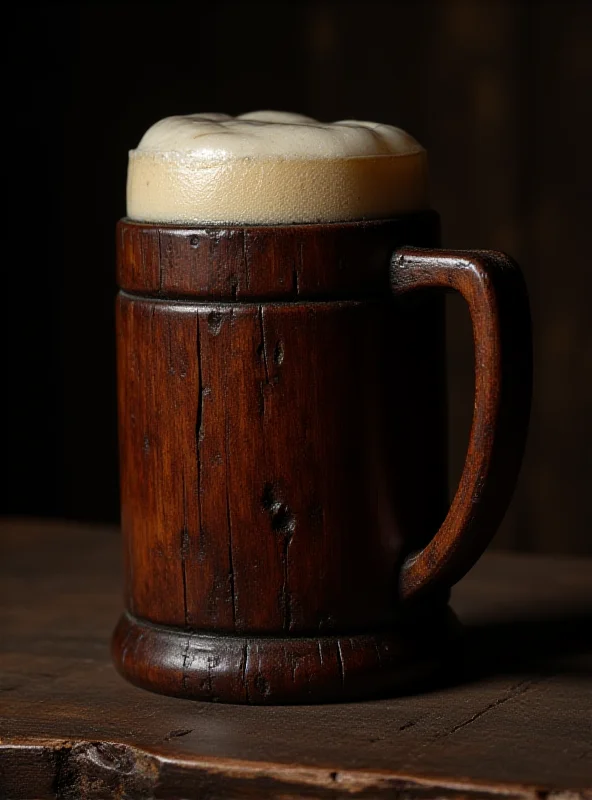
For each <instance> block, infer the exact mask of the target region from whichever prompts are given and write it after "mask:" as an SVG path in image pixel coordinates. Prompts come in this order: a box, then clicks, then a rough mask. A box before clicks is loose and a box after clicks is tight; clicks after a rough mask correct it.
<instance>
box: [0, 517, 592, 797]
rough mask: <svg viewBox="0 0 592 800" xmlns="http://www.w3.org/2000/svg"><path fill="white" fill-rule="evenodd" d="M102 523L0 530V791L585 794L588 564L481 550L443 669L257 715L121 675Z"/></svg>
mask: <svg viewBox="0 0 592 800" xmlns="http://www.w3.org/2000/svg"><path fill="white" fill-rule="evenodd" d="M119 551H120V548H119V535H118V532H117V530H114V529H111V528H97V527H85V526H79V525H74V524H57V523H51V524H50V523H42V522H38V523H37V522H30V521H29V522H21V521H6V522H4V523H3V524H2V525H0V562H1V563H0V797H2V798H77V799H78V798H80V799H82V800H87V799H88V798H111V797H117V798H223V797H232V798H234V797H251V798H257V797H275V798H296V797H312V798H337V797H352V798H361V797H363V798H378V797H380V798H383V797H385V798H387V797H388V798H400V799H402V798H405V800H413V798H474V800H487V798H493V797H494V796H495V797H496V798H532V800H575V799H576V798H592V677H591V675H592V641H591V640H592V561H590V560H584V559H577V560H575V559H567V558H541V557H528V556H520V555H507V554H500V553H495V552H494V553H490V554H488V555H486V556H485V557H484V558H483V559H482V560H481V562H480V563H479V564H478V566H477V567H476V568H475V569H474V570H473V572H472V573H471V574H470V575H469V576H468V577H467V578H465V579H464V580H463V581H462V582H461V584H459V586H458V587H457V588H456V590H455V591H454V595H453V605H454V607H455V609H456V610H457V611H458V613H459V616H460V617H461V618H462V620H463V621H464V622H465V623H466V625H467V634H466V643H465V647H464V649H463V651H462V653H459V654H458V658H457V669H456V671H455V678H454V679H453V678H452V677H451V676H448V677H446V676H443V678H442V681H441V682H440V685H438V686H433V685H432V686H429V687H424V690H423V691H422V692H420V693H416V694H415V695H409V696H406V697H396V698H391V699H385V700H380V701H374V702H366V703H351V704H343V705H328V706H307V707H302V706H301V707H296V706H293V707H283V708H261V707H253V706H244V707H239V706H224V705H214V704H202V703H194V702H191V701H184V700H175V699H172V698H167V697H160V696H157V695H153V694H149V693H147V692H144V691H141V690H139V689H135V688H134V687H132V686H129V685H127V684H126V683H125V682H124V681H123V680H122V679H121V678H120V677H119V676H118V675H117V673H116V672H115V670H114V668H113V666H112V664H111V661H110V656H109V637H110V633H111V629H112V627H113V625H114V623H115V621H116V619H117V617H118V614H119V612H120V610H121V608H120V604H121V600H120V596H121V592H120V576H121V568H120V557H119Z"/></svg>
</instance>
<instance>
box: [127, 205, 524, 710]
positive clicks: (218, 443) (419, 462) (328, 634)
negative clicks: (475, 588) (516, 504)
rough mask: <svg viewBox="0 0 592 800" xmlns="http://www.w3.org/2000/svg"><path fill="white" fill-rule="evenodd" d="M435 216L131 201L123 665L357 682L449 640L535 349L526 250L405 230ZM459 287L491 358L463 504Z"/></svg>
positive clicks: (517, 445)
mask: <svg viewBox="0 0 592 800" xmlns="http://www.w3.org/2000/svg"><path fill="white" fill-rule="evenodd" d="M437 239H438V215H437V214H436V213H435V212H433V211H426V212H419V213H413V214H404V215H401V216H400V217H398V218H395V219H391V220H376V221H373V222H351V223H329V224H322V225H321V224H319V225H296V226H291V225H278V226H267V227H239V226H234V227H233V226H205V227H196V226H187V227H179V226H170V225H154V224H140V223H135V222H130V221H129V220H121V221H120V222H119V224H118V226H117V243H118V277H119V282H120V285H121V289H122V290H121V291H120V293H119V296H118V300H117V353H118V398H119V433H120V435H119V439H120V451H121V501H122V515H121V519H122V529H123V535H124V539H125V553H126V576H125V578H126V610H127V613H126V614H125V616H124V617H123V618H122V620H121V623H120V624H119V625H118V627H117V630H116V632H115V635H114V640H113V641H114V646H113V654H114V659H115V662H116V664H117V665H118V668H119V669H120V671H121V673H122V674H123V675H125V676H126V677H127V678H128V679H129V680H130V681H132V682H133V683H135V684H136V685H138V686H141V687H144V688H149V689H153V690H155V691H162V692H163V693H165V694H172V695H175V696H181V697H186V698H194V699H195V698H197V699H212V700H218V701H219V700H222V701H226V702H247V703H268V704H269V703H281V702H296V701H298V702H311V701H329V700H336V699H339V700H344V699H354V698H359V697H361V696H364V697H367V696H369V695H371V694H372V693H373V692H374V693H376V692H379V691H383V690H384V689H385V688H387V687H388V688H389V689H391V688H392V687H394V686H398V687H401V686H402V685H403V684H406V683H407V682H408V680H409V674H410V672H411V674H413V670H412V669H411V670H410V665H412V664H414V665H415V672H416V673H421V674H423V671H424V668H427V665H429V664H430V663H432V664H434V665H435V663H436V662H437V661H439V660H440V659H441V658H443V657H444V656H445V655H446V652H445V651H446V650H447V649H448V646H449V645H448V642H449V639H450V638H452V637H453V635H454V634H453V629H454V625H453V623H450V622H449V620H448V618H447V616H446V612H445V609H444V605H445V603H446V600H447V597H448V593H449V590H450V587H451V586H452V585H453V584H454V583H455V582H456V581H457V580H459V579H460V578H461V577H462V576H463V575H464V574H465V573H466V572H467V570H468V569H470V567H471V566H472V564H473V563H474V562H475V561H476V560H477V558H478V557H479V556H480V555H481V553H482V552H483V550H484V549H485V547H486V546H487V544H488V543H489V540H490V539H491V537H492V535H493V534H494V533H495V531H496V529H497V527H498V525H499V522H500V520H501V519H502V517H503V515H504V513H505V510H506V508H507V505H508V502H509V499H510V497H511V494H512V491H513V489H514V485H515V482H516V477H517V473H518V469H519V466H520V462H521V459H522V453H523V449H524V441H525V437H526V431H527V425H528V414H529V409H530V394H531V372H532V367H531V361H532V358H531V340H530V315H529V310H528V299H527V294H526V288H525V285H524V281H523V279H522V276H521V273H520V270H519V268H518V267H517V265H516V264H515V263H514V262H512V261H511V259H509V258H508V257H506V256H504V255H503V254H500V253H495V252H486V251H471V252H449V251H446V250H436V249H418V248H417V247H415V248H414V247H408V245H413V244H415V245H417V244H421V245H423V246H424V247H425V248H432V247H433V245H434V244H437ZM401 246H404V247H403V248H402V249H399V248H401ZM416 289H417V290H420V291H414V290H416ZM430 289H431V290H437V291H427V290H430ZM445 290H456V291H458V292H460V293H461V294H462V296H463V297H464V298H465V300H466V301H467V303H468V306H469V308H470V313H471V318H472V321H473V330H474V339H475V348H476V349H475V361H476V365H477V369H476V399H475V419H474V424H473V429H472V433H471V439H470V442H469V448H468V456H467V461H466V465H465V469H464V472H463V475H462V477H461V480H460V484H459V487H458V490H457V492H456V495H455V498H454V500H453V502H452V504H451V506H450V510H449V511H448V513H446V511H447V502H446V495H447V487H448V474H447V473H448V470H447V463H446V461H447V430H446V401H447V395H446V380H445V347H444V341H445V322H444V315H443V307H444V305H443V304H444V297H443V292H444V291H445ZM216 301H217V302H216ZM253 301H256V302H253ZM228 634H232V636H233V637H234V638H232V639H229V638H228ZM294 636H298V637H305V636H306V637H309V638H310V641H308V642H307V643H306V644H303V643H302V642H297V643H294V640H293V637H294ZM268 637H273V641H272V640H271V639H269V638H268ZM420 665H424V668H420ZM287 672H288V673H290V674H291V679H286V673H287Z"/></svg>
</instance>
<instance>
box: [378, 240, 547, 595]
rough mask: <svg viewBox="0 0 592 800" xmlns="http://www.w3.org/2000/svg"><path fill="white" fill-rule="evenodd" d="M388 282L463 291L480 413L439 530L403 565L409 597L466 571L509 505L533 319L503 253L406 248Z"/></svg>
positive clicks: (527, 391)
mask: <svg viewBox="0 0 592 800" xmlns="http://www.w3.org/2000/svg"><path fill="white" fill-rule="evenodd" d="M391 281H392V286H393V291H394V292H395V294H397V295H401V294H405V293H407V292H410V291H415V290H417V289H427V288H435V287H438V288H444V289H448V290H454V291H457V292H459V293H460V294H461V295H462V297H463V299H464V300H465V301H466V302H467V304H468V307H469V311H470V314H471V321H472V324H473V339H474V346H475V412H474V415H473V425H472V429H471V434H470V439H469V446H468V453H467V457H466V461H465V465H464V469H463V472H462V474H461V477H460V481H459V484H458V488H457V490H456V493H455V496H454V499H453V501H452V504H451V506H450V510H449V512H448V515H447V517H446V519H445V520H444V522H443V524H442V526H441V528H440V530H439V531H438V534H437V535H436V536H434V538H433V539H432V540H431V541H430V542H429V544H428V545H426V547H425V548H424V549H423V550H422V551H421V552H419V553H417V554H416V555H414V556H413V557H412V558H410V559H408V560H407V561H406V562H405V564H404V565H403V569H402V571H401V577H400V591H401V594H402V596H403V597H407V596H417V595H418V594H419V593H421V592H422V591H425V590H426V589H428V590H430V589H433V586H434V584H437V583H441V584H442V585H443V586H444V587H447V586H451V585H452V584H454V583H456V581H458V580H459V579H460V578H462V576H463V575H464V574H465V573H466V572H467V570H468V569H470V568H471V566H472V565H473V564H474V563H475V561H476V560H477V558H479V556H480V555H481V553H482V552H483V551H484V550H485V548H486V547H487V545H488V544H489V542H490V541H491V538H492V537H493V535H494V533H495V532H496V531H497V528H498V526H499V524H500V522H501V520H502V518H503V516H504V514H505V512H506V509H507V507H508V504H509V502H510V498H511V496H512V493H513V492H514V487H515V485H516V479H517V477H518V472H519V470H520V465H521V463H522V456H523V454H524V445H525V443H526V433H527V430H528V420H529V416H530V403H531V394H532V342H531V322H530V309H529V303H528V295H527V291H526V285H525V283H524V279H523V277H522V273H521V272H520V270H519V268H518V266H517V264H516V263H515V262H514V261H512V259H510V258H509V257H508V256H505V255H504V254H502V253H495V252H491V251H489V252H488V251H483V250H481V251H480V250H474V251H446V250H421V249H418V248H401V249H400V250H398V251H397V253H396V254H395V255H394V256H393V259H392V264H391Z"/></svg>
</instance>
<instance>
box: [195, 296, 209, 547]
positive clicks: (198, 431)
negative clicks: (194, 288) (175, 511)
mask: <svg viewBox="0 0 592 800" xmlns="http://www.w3.org/2000/svg"><path fill="white" fill-rule="evenodd" d="M200 324H201V319H200V315H199V311H198V313H197V324H196V342H195V348H196V351H197V381H198V387H197V409H196V415H195V466H196V471H197V487H196V489H197V514H198V518H199V519H198V532H199V545H198V557H201V561H202V562H203V554H205V552H206V542H205V532H204V524H203V512H202V504H201V483H202V474H201V467H202V464H201V443H202V441H203V438H204V436H205V428H204V405H203V403H204V395H205V390H204V385H203V372H202V369H203V367H202V349H201V331H200ZM198 560H199V558H198Z"/></svg>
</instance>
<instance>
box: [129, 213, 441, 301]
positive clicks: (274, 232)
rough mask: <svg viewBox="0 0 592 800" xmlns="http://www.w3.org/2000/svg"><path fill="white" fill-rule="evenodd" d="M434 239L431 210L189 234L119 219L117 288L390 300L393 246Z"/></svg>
mask: <svg viewBox="0 0 592 800" xmlns="http://www.w3.org/2000/svg"><path fill="white" fill-rule="evenodd" d="M439 238H440V221H439V217H438V214H436V212H435V211H423V212H420V213H414V214H407V215H402V216H400V217H398V218H396V219H392V220H381V221H376V220H367V221H365V222H351V223H342V224H339V225H312V224H311V225H286V226H277V225H273V226H257V225H254V226H248V227H234V228H220V227H215V226H208V227H203V228H189V227H186V226H185V227H184V226H179V225H162V226H155V225H142V224H139V223H134V222H131V221H130V220H122V221H121V222H119V224H118V226H117V283H118V285H119V287H120V288H121V289H123V290H125V291H127V292H131V293H139V294H142V295H154V296H157V297H158V296H162V297H166V298H179V297H180V298H183V297H185V298H187V297H199V298H202V299H206V298H209V299H211V300H232V301H237V300H263V299H265V300H282V299H284V300H293V299H294V298H299V299H301V300H307V299H319V298H320V299H323V298H329V299H331V300H334V299H338V298H343V297H345V298H355V299H359V298H360V297H363V296H366V295H381V294H382V295H384V294H385V293H388V291H389V284H388V270H387V264H388V261H389V258H390V256H391V254H392V249H393V242H404V243H405V244H409V245H423V246H430V245H436V244H438V241H439ZM362 264H363V265H364V266H363V269H362V268H361V265H362Z"/></svg>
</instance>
